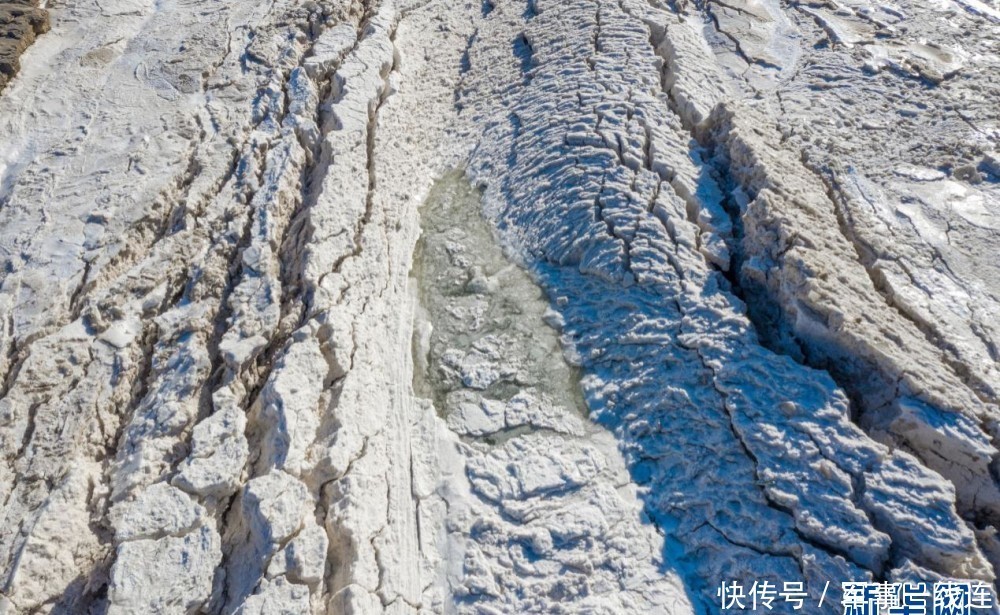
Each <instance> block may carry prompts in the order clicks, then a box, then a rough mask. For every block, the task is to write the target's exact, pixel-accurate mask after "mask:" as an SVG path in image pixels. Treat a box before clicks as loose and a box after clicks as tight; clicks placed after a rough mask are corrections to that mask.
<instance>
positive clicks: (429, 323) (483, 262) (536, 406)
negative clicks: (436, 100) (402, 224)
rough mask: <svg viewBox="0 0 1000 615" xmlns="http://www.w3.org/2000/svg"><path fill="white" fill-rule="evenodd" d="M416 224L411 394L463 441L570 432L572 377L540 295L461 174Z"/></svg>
mask: <svg viewBox="0 0 1000 615" xmlns="http://www.w3.org/2000/svg"><path fill="white" fill-rule="evenodd" d="M420 220H421V228H422V234H421V238H420V240H419V242H418V244H417V249H416V253H415V255H414V264H413V270H412V272H411V275H412V277H413V278H414V281H415V287H416V289H417V293H418V299H419V304H420V306H419V309H418V317H417V322H416V323H415V327H414V340H413V342H414V343H413V349H414V383H413V388H414V392H415V393H416V394H417V395H420V396H422V397H426V398H429V399H431V400H433V401H434V405H435V407H436V408H437V411H438V413H439V414H440V415H441V416H442V417H443V418H445V419H446V420H447V422H448V424H449V426H450V427H451V428H452V429H453V430H455V431H456V432H458V433H460V434H462V435H466V436H480V437H484V438H487V439H494V440H496V439H498V438H501V437H509V436H512V435H515V434H517V433H521V432H523V431H526V430H531V429H550V430H554V431H560V432H567V431H572V432H575V431H578V430H579V427H578V426H579V424H580V421H579V417H580V415H582V414H583V413H584V412H585V405H584V402H583V398H582V395H581V394H580V388H579V380H580V374H579V371H578V370H577V369H575V368H573V367H571V366H570V365H568V364H567V363H566V361H565V359H564V358H563V353H562V349H561V346H560V344H559V337H558V334H557V332H556V331H555V329H553V328H552V327H551V326H549V324H547V319H550V318H552V317H554V316H555V315H554V313H553V312H551V311H550V309H549V302H548V300H547V299H546V297H545V295H544V293H543V292H542V290H541V289H540V288H539V287H538V285H537V284H536V283H535V282H534V280H532V278H531V276H530V275H529V274H528V273H527V272H525V271H524V270H523V269H521V268H520V267H519V266H517V265H516V264H514V263H512V262H511V261H509V260H508V259H507V258H506V257H505V256H504V253H503V249H502V248H501V246H500V245H499V243H498V241H497V239H496V237H495V236H494V235H493V233H492V230H491V228H490V225H489V224H488V222H487V221H486V220H485V219H484V218H483V217H482V214H481V209H480V194H479V192H478V191H477V190H476V189H475V188H473V187H472V186H471V185H470V184H469V182H468V181H467V180H466V179H465V178H464V176H463V175H462V173H461V172H452V173H449V174H448V175H446V176H445V177H443V178H442V179H441V180H439V181H438V182H437V183H436V184H435V185H434V187H433V188H432V189H431V191H430V194H429V196H428V198H427V200H426V202H425V203H424V205H423V206H422V208H421V210H420ZM567 415H570V416H567ZM567 419H572V420H567ZM571 426H576V427H575V428H571Z"/></svg>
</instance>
